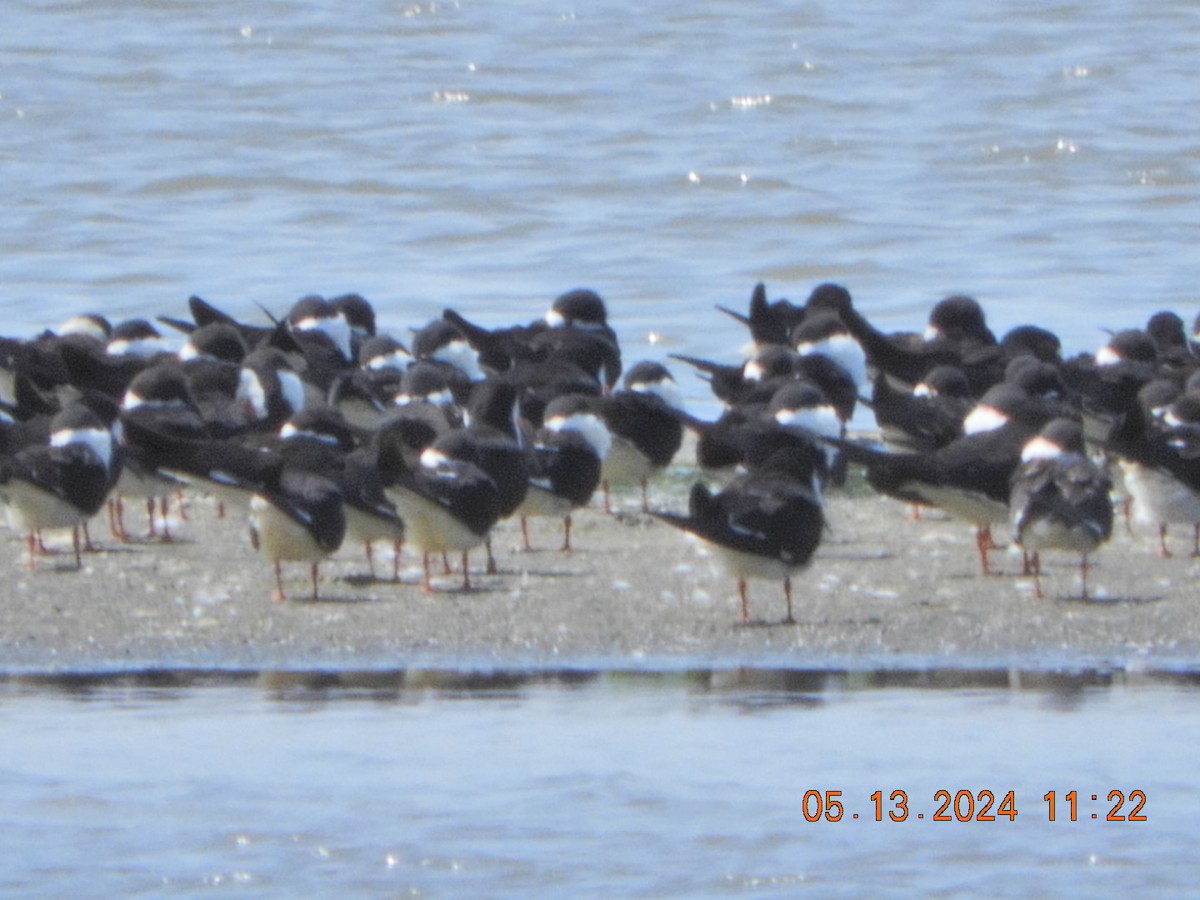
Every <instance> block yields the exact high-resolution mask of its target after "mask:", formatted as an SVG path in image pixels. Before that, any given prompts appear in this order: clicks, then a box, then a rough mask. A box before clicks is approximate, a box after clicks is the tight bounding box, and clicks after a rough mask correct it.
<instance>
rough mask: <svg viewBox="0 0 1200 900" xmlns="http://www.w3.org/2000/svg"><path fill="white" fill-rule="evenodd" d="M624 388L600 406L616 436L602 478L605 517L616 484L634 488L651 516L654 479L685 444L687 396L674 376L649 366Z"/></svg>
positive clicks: (637, 369) (634, 371)
mask: <svg viewBox="0 0 1200 900" xmlns="http://www.w3.org/2000/svg"><path fill="white" fill-rule="evenodd" d="M624 385H625V386H624V387H623V388H622V389H621V390H618V391H615V392H614V393H613V395H612V396H611V397H608V398H605V400H603V401H602V402H600V403H599V404H598V406H599V409H600V411H601V413H602V415H603V417H604V422H605V424H606V425H607V426H608V430H609V433H610V434H611V436H612V443H611V444H610V446H609V448H608V453H606V454H605V456H604V464H603V467H602V468H601V472H600V478H601V487H602V488H603V491H604V511H605V512H611V511H612V504H611V500H610V488H611V486H612V485H613V484H617V483H621V482H635V483H637V484H638V485H639V486H640V487H641V489H642V512H649V511H650V505H649V502H648V500H647V490H648V486H649V481H650V478H651V476H653V475H656V474H658V473H659V472H661V471H662V470H663V469H665V468H666V467H667V466H669V465H670V464H671V460H673V459H674V458H675V454H676V453H678V452H679V448H680V446H681V445H682V444H683V421H682V418H681V415H680V413H682V412H683V396H682V394H681V393H680V391H679V387H678V385H676V384H675V379H674V378H672V377H671V373H670V372H668V371H667V370H666V368H665V367H664V366H662V365H661V364H659V363H656V362H652V361H649V360H646V361H643V362H639V363H638V364H637V365H635V366H633V367H632V368H631V369H630V370H629V371H628V372H627V373H626V374H625V380H624Z"/></svg>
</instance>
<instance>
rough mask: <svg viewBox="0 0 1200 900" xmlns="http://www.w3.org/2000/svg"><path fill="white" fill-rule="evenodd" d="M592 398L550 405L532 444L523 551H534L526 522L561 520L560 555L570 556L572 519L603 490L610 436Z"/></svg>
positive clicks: (566, 398)
mask: <svg viewBox="0 0 1200 900" xmlns="http://www.w3.org/2000/svg"><path fill="white" fill-rule="evenodd" d="M596 400H597V398H595V397H593V396H592V395H590V394H564V395H563V396H561V397H556V398H555V399H554V400H552V401H550V403H549V404H547V406H546V409H545V419H544V425H543V427H542V429H541V430H540V431H539V432H538V433H537V437H536V439H535V440H534V441H533V443H532V444H531V448H532V463H531V466H532V474H531V476H530V479H529V489H528V490H527V491H526V494H525V499H524V500H523V501H522V502H521V505H520V507H518V509H517V512H518V514H519V515H520V517H521V536H522V539H523V542H524V549H525V550H526V551H531V550H532V549H533V545H532V544H531V542H530V540H529V527H528V519H529V517H530V516H554V517H559V518H561V519H562V523H563V542H562V546H561V548H560V549H561V550H562V551H563V552H565V553H567V552H570V551H571V550H572V549H573V548H572V546H571V513H572V511H573V510H576V509H579V508H580V507H583V506H586V505H587V503H588V502H589V501H590V500H591V499H592V495H593V494H594V493H595V492H596V488H597V487H599V486H600V475H601V472H602V470H603V465H604V457H605V456H606V455H607V454H608V448H609V446H610V445H611V443H612V435H611V434H610V432H609V430H608V427H607V426H606V425H605V424H604V420H603V417H602V416H601V415H600V414H599V413H598V412H597V410H596Z"/></svg>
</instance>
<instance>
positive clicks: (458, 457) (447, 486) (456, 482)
mask: <svg viewBox="0 0 1200 900" xmlns="http://www.w3.org/2000/svg"><path fill="white" fill-rule="evenodd" d="M451 443H452V445H451ZM382 449H383V451H384V452H385V453H386V454H389V455H391V456H392V457H394V459H393V462H391V463H386V461H385V465H386V468H387V469H388V470H389V473H390V474H388V475H387V476H386V477H385V480H384V483H385V492H386V494H387V496H388V499H389V500H391V501H392V502H393V503H395V505H396V509H397V511H398V512H399V514H400V517H401V518H402V519H403V520H404V525H405V534H406V540H407V542H408V543H409V544H411V545H412V546H413V547H414V548H415V549H416V550H417V551H419V552H420V553H421V559H422V578H421V589H422V590H424V591H432V590H434V588H433V583H432V580H431V575H430V555H431V554H434V553H441V554H448V553H450V552H459V553H461V554H462V575H463V580H462V589H463V590H464V591H469V590H470V589H471V575H470V570H469V569H468V568H467V555H468V553H469V552H470V551H471V550H472V549H473V548H475V547H478V546H479V545H480V544H482V543H484V542H485V541H486V540H487V536H488V534H489V533H490V532H491V530H492V526H493V525H495V524H496V520H497V519H498V518H499V517H500V498H499V493H498V491H497V489H496V483H495V482H494V481H492V479H491V478H489V477H488V475H487V473H486V472H484V471H483V469H482V468H480V466H479V452H478V449H477V448H475V447H474V446H473V445H472V443H471V441H470V440H469V438H467V437H466V434H465V433H464V432H450V433H448V434H447V435H445V436H444V437H443V438H439V439H438V440H437V441H434V442H433V443H432V444H430V445H429V446H428V447H426V448H425V449H424V450H423V451H421V454H420V457H419V462H418V464H417V465H415V466H411V467H410V466H408V465H406V464H405V463H403V462H402V461H400V460H399V458H398V457H399V456H400V455H402V453H403V451H402V448H400V447H399V445H398V444H397V441H396V438H395V437H391V438H388V439H387V442H386V443H385V446H384V447H383V448H382ZM448 451H450V452H448ZM451 452H452V453H453V454H454V455H453V456H452V455H451Z"/></svg>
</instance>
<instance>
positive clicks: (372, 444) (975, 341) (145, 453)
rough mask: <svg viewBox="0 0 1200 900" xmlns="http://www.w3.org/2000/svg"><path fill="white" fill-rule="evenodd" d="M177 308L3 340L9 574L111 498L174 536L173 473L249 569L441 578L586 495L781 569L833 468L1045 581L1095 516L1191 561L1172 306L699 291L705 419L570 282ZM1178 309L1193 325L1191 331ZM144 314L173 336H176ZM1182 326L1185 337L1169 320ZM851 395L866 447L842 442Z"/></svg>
mask: <svg viewBox="0 0 1200 900" xmlns="http://www.w3.org/2000/svg"><path fill="white" fill-rule="evenodd" d="M188 305H189V313H190V317H189V318H186V319H183V318H172V317H160V318H159V319H158V324H157V325H156V324H154V323H151V322H149V321H148V320H144V319H136V320H130V321H127V322H122V323H119V324H117V325H112V324H110V323H109V322H108V321H107V320H106V319H104V318H103V317H100V316H96V315H86V316H78V317H75V318H73V319H71V320H69V321H68V322H66V323H64V324H63V325H62V326H61V327H59V328H58V329H55V330H53V331H46V332H44V333H42V334H40V335H38V336H37V337H35V338H32V339H28V340H23V339H15V338H9V339H0V373H2V374H3V375H4V376H5V377H4V379H3V383H2V384H0V412H2V413H3V421H2V422H0V500H2V501H3V503H4V504H5V506H6V509H7V512H8V517H9V522H10V525H11V527H12V528H13V530H14V531H15V532H17V533H18V534H21V535H22V536H24V538H25V540H26V546H27V552H28V565H29V566H30V567H31V568H33V567H35V566H36V564H37V559H38V557H39V555H40V554H42V553H44V552H46V548H45V545H44V544H43V541H42V533H43V531H46V530H50V529H70V530H71V533H72V535H73V547H74V553H75V563H76V566H77V567H78V566H79V565H80V553H81V551H82V549H83V547H84V545H85V544H90V536H89V534H88V531H87V524H88V522H89V520H90V519H92V518H93V517H94V516H97V515H98V514H100V513H101V512H102V511H103V510H104V509H105V506H106V504H107V507H108V512H109V524H110V529H111V531H112V533H113V535H114V537H116V538H117V539H121V540H125V539H128V536H129V532H128V531H127V529H126V526H125V504H126V501H128V500H130V499H131V498H135V497H136V498H142V499H144V501H145V504H146V509H147V511H148V515H149V519H150V526H149V527H150V533H151V535H156V536H158V537H159V538H160V539H162V540H170V539H171V535H170V530H169V529H170V519H169V516H168V509H169V504H170V502H171V501H172V499H173V498H175V497H176V496H178V495H180V494H181V493H182V492H183V491H201V492H204V493H206V494H211V495H213V496H215V497H216V498H217V499H218V500H219V501H220V503H221V505H222V508H223V509H224V508H226V507H233V508H236V509H239V510H243V511H244V512H245V515H246V519H247V521H248V523H249V530H250V537H251V541H252V543H253V545H254V547H255V548H256V549H257V550H259V551H260V552H261V554H262V555H263V556H264V557H265V558H266V559H267V560H268V561H269V562H270V563H271V564H272V565H273V566H274V570H275V575H276V592H275V595H274V596H275V598H276V599H280V600H282V599H285V598H286V595H285V590H284V577H283V567H282V564H283V563H284V562H285V561H301V562H307V563H309V564H310V576H311V583H312V596H313V597H314V598H316V597H317V596H318V590H319V577H320V576H319V564H320V562H321V561H322V560H324V559H325V558H326V557H328V556H329V555H330V554H332V553H333V552H335V551H336V550H338V549H339V548H340V547H341V546H342V545H343V544H344V543H349V542H360V543H361V544H362V545H363V546H364V547H365V552H366V556H367V561H368V564H369V565H370V567H371V573H372V575H374V569H375V565H374V556H373V551H372V546H373V545H374V544H375V543H376V542H379V541H387V542H390V543H391V544H392V549H393V553H392V558H393V567H394V568H393V579H395V580H398V578H399V559H400V555H401V552H400V551H401V547H402V546H403V547H407V548H411V550H413V551H415V552H416V553H418V554H420V556H421V559H422V573H423V574H422V585H423V587H424V588H425V589H427V590H429V589H432V581H431V578H432V572H433V567H434V566H435V565H437V564H438V563H439V562H440V564H441V566H442V567H444V569H445V571H446V572H447V573H449V572H450V570H451V565H450V558H451V555H459V556H461V563H460V571H461V575H462V584H463V587H464V588H469V587H470V568H469V565H468V554H469V552H470V551H472V550H474V549H475V548H477V547H485V548H486V551H487V556H488V563H487V565H488V571H489V572H494V571H496V564H495V559H494V557H493V555H492V552H491V546H490V540H489V536H490V533H491V531H492V528H493V527H494V526H495V524H496V523H497V522H498V521H500V520H501V519H506V518H509V517H517V518H519V520H520V522H521V530H522V534H523V538H524V542H525V546H526V548H528V547H529V546H530V542H529V532H528V528H527V520H528V518H529V517H531V516H551V517H555V518H556V519H559V520H561V522H562V525H563V549H564V550H569V549H570V548H571V514H572V512H573V511H574V510H577V509H579V508H581V507H583V506H585V505H587V504H589V503H590V502H591V501H592V498H593V495H594V494H596V493H597V492H600V493H602V495H603V497H604V505H605V508H606V509H607V508H608V496H609V485H610V484H613V483H637V484H640V485H641V490H642V503H643V509H644V511H645V512H646V513H648V514H649V515H651V516H653V517H655V518H656V519H658V520H660V521H663V522H665V523H667V524H669V525H672V526H675V527H677V528H679V529H681V530H683V531H686V532H689V533H691V534H693V535H695V536H697V537H699V538H701V539H702V540H704V541H705V542H707V543H708V544H709V545H711V547H712V548H713V549H714V551H715V552H716V553H717V555H718V556H719V557H720V558H721V559H722V560H723V561H724V562H725V563H726V565H727V568H728V569H729V571H730V573H731V575H732V576H733V577H734V578H735V579H736V580H737V586H738V592H739V597H740V601H741V614H742V619H743V621H749V620H750V610H749V603H748V593H747V580H748V579H750V578H767V579H771V580H775V581H778V582H781V583H782V585H783V590H784V595H785V598H786V602H787V612H786V618H785V619H784V621H785V622H793V621H794V617H793V611H792V578H793V576H795V575H796V574H797V573H798V572H800V571H801V570H802V569H804V568H805V567H806V566H807V565H809V564H810V562H811V561H812V558H813V556H814V554H815V552H816V550H817V548H818V546H819V545H820V542H821V539H822V536H823V534H824V532H825V517H824V501H823V497H824V494H825V493H826V491H827V490H829V489H830V488H832V487H835V486H836V485H838V484H839V483H841V481H842V480H843V479H844V477H845V470H846V466H847V465H850V464H853V465H859V466H862V467H864V468H865V470H866V479H867V482H868V483H869V484H870V485H871V486H872V487H873V488H874V489H875V490H877V491H879V492H880V493H883V494H886V495H889V496H892V497H896V498H900V499H902V500H904V501H906V502H907V503H910V504H913V505H914V506H915V507H917V508H920V507H927V506H932V507H937V508H940V509H942V510H944V511H946V512H947V513H949V514H951V515H952V516H955V517H958V518H961V519H964V520H965V521H967V522H970V523H971V524H972V525H974V526H975V528H976V533H977V541H978V553H979V560H980V566H981V568H982V570H983V572H984V573H985V574H987V573H989V572H990V571H991V568H990V564H989V552H990V551H991V550H992V549H994V547H995V544H994V542H993V538H992V529H993V527H994V526H997V525H1001V524H1003V525H1007V526H1008V528H1009V531H1010V533H1011V536H1012V539H1013V541H1014V542H1015V543H1016V544H1017V545H1018V546H1020V547H1021V549H1022V550H1023V551H1024V558H1025V565H1026V570H1025V574H1026V575H1031V576H1033V577H1034V579H1035V585H1036V589H1037V593H1038V596H1039V597H1040V596H1041V595H1042V591H1041V580H1040V554H1041V552H1043V551H1047V550H1067V551H1071V552H1074V553H1078V554H1079V555H1080V559H1081V566H1080V572H1081V579H1082V592H1083V595H1084V596H1085V597H1086V596H1087V590H1088V588H1087V572H1088V561H1089V557H1090V555H1091V554H1092V553H1093V552H1094V551H1096V550H1097V549H1098V548H1099V547H1100V546H1101V545H1102V544H1103V543H1104V542H1105V541H1107V540H1108V539H1109V538H1110V537H1111V535H1112V531H1113V523H1114V509H1117V510H1119V509H1121V508H1125V509H1131V510H1132V512H1133V513H1134V514H1136V515H1137V516H1138V517H1139V518H1140V519H1141V520H1144V521H1146V522H1149V523H1152V524H1153V525H1155V526H1156V527H1158V529H1159V534H1160V543H1159V552H1160V553H1163V554H1167V553H1168V552H1169V550H1168V543H1167V539H1168V527H1169V526H1170V525H1172V524H1188V525H1191V526H1192V527H1193V548H1192V550H1193V553H1194V554H1200V374H1198V372H1200V354H1198V353H1197V351H1196V347H1195V345H1194V344H1193V340H1196V339H1197V338H1196V335H1195V334H1193V335H1191V336H1189V334H1188V333H1187V330H1186V328H1185V325H1184V322H1183V320H1182V319H1181V318H1180V317H1179V316H1178V315H1176V314H1174V313H1170V312H1162V313H1158V314H1156V315H1154V316H1153V317H1151V319H1150V320H1149V321H1148V322H1147V323H1146V325H1145V327H1143V328H1134V329H1128V330H1124V331H1118V332H1114V333H1112V335H1111V337H1110V339H1109V340H1108V341H1107V343H1105V345H1104V346H1103V347H1101V348H1100V349H1098V350H1097V351H1096V352H1095V353H1089V354H1080V355H1078V356H1075V357H1072V358H1069V359H1065V358H1063V356H1062V349H1061V344H1060V342H1059V340H1058V338H1057V337H1056V336H1055V335H1054V334H1052V333H1051V332H1049V331H1047V330H1045V329H1043V328H1040V327H1037V326H1033V325H1027V326H1020V327H1017V328H1014V329H1012V330H1010V331H1009V332H1008V333H1007V334H1005V335H1003V337H1001V338H1000V339H997V338H996V337H995V335H994V334H993V333H992V331H991V330H990V329H989V328H988V325H987V322H986V319H985V315H984V312H983V309H982V307H981V306H980V305H979V303H978V302H976V301H975V300H973V299H972V298H970V297H965V296H952V297H948V298H946V299H944V300H942V301H940V302H938V303H937V304H935V305H934V306H933V308H932V310H931V312H930V315H929V318H928V322H927V323H926V325H925V327H924V330H923V331H922V332H914V333H901V334H895V333H885V332H883V331H880V330H879V329H877V328H876V327H874V326H873V325H872V324H871V323H870V322H869V321H868V320H867V319H866V318H865V317H864V316H863V314H862V313H861V311H860V310H859V309H858V308H857V307H856V306H855V304H854V302H853V300H852V298H851V295H850V293H849V292H848V291H847V290H846V289H845V288H844V287H842V286H840V285H836V284H821V285H818V286H817V287H816V288H814V289H813V290H812V292H811V294H810V295H809V296H808V298H807V299H806V300H805V301H804V302H803V303H793V302H791V301H789V300H786V299H779V300H774V301H772V300H770V299H769V298H768V295H767V293H766V289H765V287H764V286H763V285H761V284H759V285H757V286H756V287H755V289H754V291H753V293H752V295H751V298H750V302H749V308H748V309H747V310H745V311H741V310H735V309H730V308H726V307H718V309H719V310H720V311H721V312H723V313H725V314H728V315H730V316H732V317H734V318H735V319H737V320H738V321H739V322H741V323H742V324H743V325H744V326H745V328H746V329H747V332H748V335H747V337H748V341H749V346H748V347H747V348H746V352H745V353H744V356H745V359H744V361H743V362H742V363H740V364H736V365H726V364H721V363H716V362H712V361H709V360H704V359H696V358H693V357H686V356H674V357H672V359H673V361H674V362H676V363H679V364H682V365H687V366H691V367H693V368H695V369H696V371H697V372H698V373H699V374H700V375H701V376H702V377H703V378H705V379H706V380H707V381H708V382H709V384H710V386H711V389H712V391H713V393H714V394H715V396H716V397H717V398H719V399H720V400H721V401H722V403H723V404H724V412H723V413H722V414H721V415H720V416H719V417H717V418H716V419H715V420H702V419H699V418H697V417H695V416H693V415H691V414H689V413H688V412H687V411H686V410H685V409H684V408H683V403H682V401H681V392H680V391H679V389H678V387H677V385H676V383H675V380H674V379H673V377H672V375H671V373H670V371H669V370H668V368H667V367H666V365H665V364H664V363H663V362H660V361H654V360H646V361H641V362H638V363H637V364H636V365H633V366H630V367H629V368H628V370H627V371H626V370H624V368H623V365H622V360H621V351H620V347H619V344H618V341H617V337H616V334H615V333H614V331H613V330H612V328H611V327H610V325H609V323H608V317H607V310H606V308H605V304H604V301H603V300H602V298H601V297H600V296H599V295H598V294H596V293H595V292H594V291H591V290H587V289H577V290H572V291H569V292H567V293H565V294H563V295H561V296H560V297H558V298H557V299H556V300H555V301H554V302H553V303H552V304H551V306H550V308H549V310H548V311H547V312H546V314H545V315H544V316H543V317H541V318H539V319H537V320H534V321H532V322H530V323H529V324H523V325H514V326H511V327H503V328H494V329H489V328H485V327H482V326H480V325H478V324H475V323H473V322H472V321H470V320H468V319H467V318H465V317H464V316H463V315H462V314H460V313H459V312H457V311H455V310H450V309H448V310H446V311H445V312H444V313H443V315H442V317H440V318H437V319H435V320H433V321H431V322H429V323H428V324H426V325H425V326H424V327H421V328H419V329H414V330H413V331H412V334H411V335H410V336H409V337H408V339H407V340H405V341H401V340H399V339H397V338H396V337H394V336H390V335H386V334H382V333H378V332H377V329H376V322H375V311H374V309H373V308H372V306H371V304H370V303H369V302H368V301H367V300H365V299H364V298H363V297H361V296H359V295H357V294H348V295H344V296H341V297H337V298H333V299H325V298H322V297H319V296H308V297H304V298H302V299H301V300H299V301H297V302H296V303H295V304H294V305H293V307H292V308H291V310H290V311H289V312H288V313H287V315H285V316H283V317H282V318H275V317H273V316H270V314H268V316H267V321H266V323H265V324H262V325H256V324H248V323H246V322H243V321H239V320H237V319H235V318H234V317H232V316H230V315H228V314H227V313H225V312H223V311H221V310H219V309H217V308H215V307H214V306H212V305H211V304H209V303H207V302H205V301H204V300H202V299H200V298H198V297H192V298H191V299H190V300H189V304H188ZM1197 324H1200V323H1197ZM159 326H163V328H169V329H174V330H176V331H178V332H182V333H183V334H184V335H185V336H186V341H185V342H184V344H183V346H182V349H180V350H178V351H172V350H170V349H168V348H169V344H170V342H169V341H167V340H166V339H165V338H164V334H163V331H162V330H160V327H159ZM1193 327H1194V328H1195V326H1193ZM860 406H863V407H866V408H867V409H869V410H870V411H871V413H872V414H873V415H874V418H875V421H876V423H877V425H878V434H879V439H878V440H874V439H872V440H866V439H862V438H852V437H850V436H848V434H847V426H848V423H849V422H850V420H851V417H852V416H853V415H854V413H855V410H856V409H857V408H859V407H860ZM685 430H691V431H693V432H694V433H695V434H696V436H697V438H696V458H697V462H698V464H699V466H700V468H701V469H702V470H703V473H704V475H705V478H704V479H703V480H702V481H699V482H697V483H696V484H695V485H694V486H693V487H692V489H691V492H690V495H689V499H688V509H687V511H686V512H682V511H668V510H662V509H651V508H650V506H649V503H648V500H647V485H648V482H649V481H650V480H651V479H652V478H653V477H654V476H655V475H656V474H657V473H660V472H662V471H663V470H664V469H666V468H667V467H668V466H669V465H670V464H671V463H672V461H673V460H674V458H675V455H676V454H677V453H678V451H679V449H680V447H681V445H682V442H683V437H684V432H685Z"/></svg>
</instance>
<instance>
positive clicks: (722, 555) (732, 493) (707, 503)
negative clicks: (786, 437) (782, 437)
mask: <svg viewBox="0 0 1200 900" xmlns="http://www.w3.org/2000/svg"><path fill="white" fill-rule="evenodd" d="M813 450H814V452H813V453H811V454H807V455H805V454H798V453H796V452H794V450H792V449H790V448H786V449H780V450H776V451H775V452H774V453H772V454H771V455H769V456H768V457H767V458H766V459H765V460H763V461H761V463H759V464H758V465H756V466H755V467H754V468H753V469H752V470H750V471H748V472H746V473H744V474H742V475H739V476H738V477H736V478H735V479H734V480H733V481H731V482H730V483H729V484H728V485H726V487H725V488H724V489H722V490H721V491H720V492H718V493H715V494H714V493H712V491H711V490H710V489H709V488H708V487H707V486H706V485H705V484H704V483H703V482H699V481H698V482H696V483H695V484H693V485H692V488H691V492H690V494H689V497H688V511H687V513H686V514H683V513H674V512H667V511H656V512H654V513H653V515H654V517H655V518H656V519H658V520H660V521H663V522H665V523H667V524H668V525H671V526H672V527H674V528H678V529H680V530H682V531H685V532H687V533H688V534H691V535H694V536H695V537H697V538H699V539H700V540H702V541H704V542H705V543H706V544H707V545H709V546H710V547H711V548H712V549H713V551H714V552H715V553H716V555H717V557H718V559H719V560H720V561H721V562H722V563H723V565H724V566H725V568H726V569H727V570H728V572H729V573H730V574H731V575H732V576H733V577H734V578H735V579H736V580H737V589H738V598H739V600H740V604H741V615H742V623H743V624H748V623H750V621H751V619H750V606H749V597H748V591H747V584H746V582H747V579H750V578H764V579H769V580H773V581H779V582H782V584H783V594H784V599H785V600H786V602H787V614H786V616H785V618H784V619H783V622H784V624H788V625H793V624H795V622H796V620H795V616H794V614H793V610H792V577H793V576H794V575H796V574H797V573H798V572H800V571H801V570H803V569H804V568H805V567H806V566H807V565H808V564H809V563H810V561H811V560H812V557H813V554H814V553H815V552H816V550H817V547H818V546H819V545H820V542H821V536H822V534H823V532H824V529H825V514H824V506H823V503H822V499H821V494H820V492H819V490H818V488H817V486H816V483H815V481H814V474H815V471H816V467H817V466H818V465H819V462H818V461H819V459H820V458H821V456H820V451H819V449H818V448H816V447H815V445H814V446H813Z"/></svg>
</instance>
